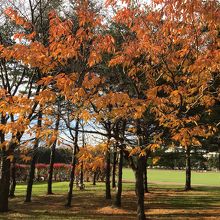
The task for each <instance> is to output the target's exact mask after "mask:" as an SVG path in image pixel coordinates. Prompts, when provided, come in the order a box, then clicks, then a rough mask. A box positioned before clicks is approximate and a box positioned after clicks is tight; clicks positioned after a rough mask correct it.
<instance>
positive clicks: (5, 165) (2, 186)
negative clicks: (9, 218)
mask: <svg viewBox="0 0 220 220" xmlns="http://www.w3.org/2000/svg"><path fill="white" fill-rule="evenodd" d="M5 123H6V120H5V117H4V116H3V115H1V124H5ZM0 141H1V143H4V141H5V134H4V133H3V132H2V131H0ZM9 155H10V145H9V149H8V150H6V149H2V155H1V157H2V158H1V164H2V167H1V176H0V212H7V211H8V210H9V208H8V195H9V186H10V166H11V163H10V160H9V159H8V158H7V157H8V156H9Z"/></svg>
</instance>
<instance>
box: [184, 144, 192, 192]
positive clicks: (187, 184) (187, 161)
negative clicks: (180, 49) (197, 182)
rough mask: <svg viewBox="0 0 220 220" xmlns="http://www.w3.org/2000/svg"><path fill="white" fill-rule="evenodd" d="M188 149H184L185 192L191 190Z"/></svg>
mask: <svg viewBox="0 0 220 220" xmlns="http://www.w3.org/2000/svg"><path fill="white" fill-rule="evenodd" d="M190 150H191V148H190V147H187V148H186V184H185V190H191V189H192V188H191V158H190Z"/></svg>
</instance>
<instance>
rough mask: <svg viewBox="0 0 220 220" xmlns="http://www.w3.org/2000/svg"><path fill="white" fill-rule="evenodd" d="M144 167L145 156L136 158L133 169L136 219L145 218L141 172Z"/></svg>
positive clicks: (142, 219) (141, 219) (143, 219)
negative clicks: (135, 165)
mask: <svg viewBox="0 0 220 220" xmlns="http://www.w3.org/2000/svg"><path fill="white" fill-rule="evenodd" d="M144 169H145V157H143V156H140V157H139V158H138V159H137V169H136V171H135V178H136V184H135V192H136V196H137V219H138V220H145V219H146V217H145V213H144V210H145V209H144V178H143V173H144Z"/></svg>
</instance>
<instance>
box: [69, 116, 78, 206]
mask: <svg viewBox="0 0 220 220" xmlns="http://www.w3.org/2000/svg"><path fill="white" fill-rule="evenodd" d="M78 130H79V119H77V121H76V126H75V140H74V149H73V157H72V169H71V173H70V183H69V191H68V196H67V203H66V206H68V207H70V206H71V203H72V196H73V184H74V179H75V169H76V155H77V150H78V134H79V131H78Z"/></svg>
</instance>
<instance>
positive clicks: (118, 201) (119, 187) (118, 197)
mask: <svg viewBox="0 0 220 220" xmlns="http://www.w3.org/2000/svg"><path fill="white" fill-rule="evenodd" d="M122 168H123V150H122V149H120V152H119V164H118V185H117V192H116V199H115V206H117V207H121V194H122Z"/></svg>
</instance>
